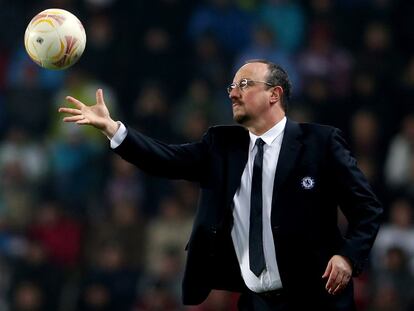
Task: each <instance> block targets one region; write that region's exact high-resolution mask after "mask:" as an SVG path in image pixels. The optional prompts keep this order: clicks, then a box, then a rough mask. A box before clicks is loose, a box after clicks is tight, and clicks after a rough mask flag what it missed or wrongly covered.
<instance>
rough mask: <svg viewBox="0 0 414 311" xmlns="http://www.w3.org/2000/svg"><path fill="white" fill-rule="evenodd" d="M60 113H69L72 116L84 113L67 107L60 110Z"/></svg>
mask: <svg viewBox="0 0 414 311" xmlns="http://www.w3.org/2000/svg"><path fill="white" fill-rule="evenodd" d="M59 112H62V113H69V114H72V115H78V114H82V112H81V111H80V110H79V109H73V108H66V107H62V108H59Z"/></svg>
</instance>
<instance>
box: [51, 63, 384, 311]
mask: <svg viewBox="0 0 414 311" xmlns="http://www.w3.org/2000/svg"><path fill="white" fill-rule="evenodd" d="M290 88H291V87H290V82H289V79H288V76H287V74H286V72H285V71H284V70H283V69H282V68H280V67H279V66H277V65H275V64H273V63H270V62H267V61H262V60H253V61H249V62H247V63H246V64H245V65H244V66H242V67H241V68H240V69H239V70H238V71H237V73H236V75H235V77H234V80H233V83H232V84H231V85H230V86H229V88H228V92H229V98H230V99H231V103H232V108H233V115H234V119H235V121H237V122H238V123H240V124H241V125H242V126H217V127H212V128H210V129H209V130H208V131H207V133H206V134H205V135H204V137H203V138H202V140H201V141H200V142H196V143H191V144H182V145H168V144H164V143H162V142H159V141H156V140H153V139H151V138H149V137H146V136H144V135H142V134H140V133H138V132H137V131H135V130H133V129H131V128H128V127H125V126H124V125H123V124H122V123H120V122H115V121H114V120H112V119H111V117H110V115H109V112H108V110H107V108H106V106H105V103H104V99H103V94H102V90H98V91H97V103H96V105H94V106H90V107H89V106H86V105H84V104H83V103H81V102H79V101H77V100H76V99H74V98H72V97H67V100H68V101H69V102H71V103H73V104H74V105H75V106H76V108H75V109H72V108H60V110H59V111H60V112H64V113H69V114H71V116H69V117H65V118H64V119H63V120H64V121H65V122H76V123H77V124H81V125H83V124H90V125H92V126H95V127H96V128H98V129H100V130H101V131H102V132H103V133H104V134H105V135H106V136H107V137H108V138H109V139H111V147H112V148H113V149H114V151H115V152H116V153H118V154H119V155H121V156H122V157H123V158H124V159H126V160H127V161H129V162H131V163H134V164H135V165H136V166H138V167H140V168H141V169H142V170H144V171H146V172H148V173H150V174H153V175H158V176H164V177H168V178H179V179H186V180H190V181H195V182H198V183H199V184H200V187H201V193H200V201H199V207H198V210H197V214H196V217H195V221H194V226H193V231H192V233H191V237H190V239H189V242H188V245H187V247H186V249H187V252H188V254H187V264H186V269H185V275H184V280H183V302H184V304H199V303H201V302H202V301H203V300H204V299H205V298H206V297H207V295H208V293H209V292H210V290H211V289H225V290H230V291H239V292H241V293H242V294H241V296H240V300H239V309H240V310H259V311H266V310H272V311H275V310H307V309H309V310H310V309H312V310H355V306H354V301H353V286H352V280H351V277H352V275H357V274H358V273H360V272H361V268H362V266H363V264H364V262H365V261H366V260H367V257H368V253H369V251H370V249H371V246H372V244H373V241H374V239H375V236H376V233H377V231H378V227H379V217H380V215H381V212H382V208H381V204H380V203H379V202H378V200H377V198H376V197H375V195H374V194H373V193H372V191H371V189H370V187H369V185H368V183H367V181H366V179H365V178H364V176H363V174H362V173H361V172H360V170H359V169H358V168H357V166H356V161H355V159H354V158H353V157H352V155H351V154H350V152H349V150H348V148H347V145H346V143H345V142H344V140H343V138H342V137H341V134H340V132H339V130H337V129H335V128H331V127H327V126H321V125H315V124H299V123H296V122H294V121H292V120H289V119H287V118H286V116H285V114H286V113H285V111H286V107H287V104H288V100H289V96H290ZM338 206H339V207H340V208H341V209H342V211H343V213H344V214H345V216H346V217H347V219H348V221H349V227H348V232H347V234H346V236H345V237H343V236H342V235H341V234H340V231H339V229H338V227H337V207H338Z"/></svg>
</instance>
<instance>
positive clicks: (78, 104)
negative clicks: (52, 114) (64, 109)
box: [66, 96, 85, 109]
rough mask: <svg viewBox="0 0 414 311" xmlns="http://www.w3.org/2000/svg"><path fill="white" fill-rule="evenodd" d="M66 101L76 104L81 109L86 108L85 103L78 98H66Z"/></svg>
mask: <svg viewBox="0 0 414 311" xmlns="http://www.w3.org/2000/svg"><path fill="white" fill-rule="evenodd" d="M66 100H67V101H68V102H70V103H72V104H74V105H75V106H76V107H77V108H79V109H82V107H83V106H85V104H84V103H82V102H81V101H80V100H77V99H76V98H73V97H72V96H66Z"/></svg>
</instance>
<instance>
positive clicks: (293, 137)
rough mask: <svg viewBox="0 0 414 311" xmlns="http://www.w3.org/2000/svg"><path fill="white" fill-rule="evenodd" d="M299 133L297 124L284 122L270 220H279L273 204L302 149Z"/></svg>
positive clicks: (288, 121) (289, 121)
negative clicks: (284, 126)
mask: <svg viewBox="0 0 414 311" xmlns="http://www.w3.org/2000/svg"><path fill="white" fill-rule="evenodd" d="M301 133H302V132H301V129H300V127H299V124H298V123H296V122H294V121H291V120H289V119H288V120H287V122H286V128H285V133H284V135H283V140H282V146H281V149H280V154H279V160H278V162H277V167H276V173H275V180H274V185H273V199H272V220H277V219H279V213H278V209H277V207H275V203H276V201H277V199H278V192H279V190H280V189H281V186H282V185H283V183H284V182H285V181H286V179H287V177H288V176H289V174H290V172H291V171H292V169H293V168H294V166H295V162H296V159H297V157H298V155H299V151H300V149H301V147H302V142H301V141H300V140H299V137H300V136H301ZM272 223H273V221H272ZM276 223H277V222H276Z"/></svg>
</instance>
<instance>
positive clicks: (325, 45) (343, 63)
mask: <svg viewBox="0 0 414 311" xmlns="http://www.w3.org/2000/svg"><path fill="white" fill-rule="evenodd" d="M298 58H299V59H298V62H299V71H300V73H301V76H302V78H303V79H304V81H306V82H304V87H305V88H306V87H307V85H306V83H307V82H308V83H311V82H312V81H313V79H315V78H316V79H322V80H325V81H326V82H327V86H328V88H329V90H330V91H331V93H332V94H333V95H335V96H336V97H338V98H343V97H344V96H345V95H347V94H348V92H349V90H350V85H351V84H350V83H351V70H352V68H353V65H354V64H353V58H352V56H351V55H350V54H349V52H348V51H347V50H345V49H344V48H342V47H340V46H339V45H337V43H336V42H335V37H334V33H333V31H332V29H331V26H330V24H326V23H322V22H320V23H315V24H313V25H312V28H311V29H310V34H309V37H308V40H307V44H306V46H305V47H304V49H303V50H302V51H301V52H300V53H299V56H298Z"/></svg>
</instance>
